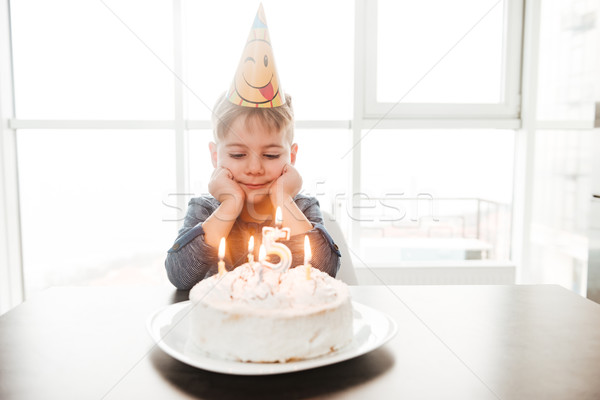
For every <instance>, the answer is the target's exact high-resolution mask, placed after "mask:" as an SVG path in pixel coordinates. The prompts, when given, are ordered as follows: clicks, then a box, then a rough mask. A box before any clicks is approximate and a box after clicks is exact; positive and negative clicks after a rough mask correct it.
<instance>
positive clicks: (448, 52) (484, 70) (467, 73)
mask: <svg viewBox="0 0 600 400" xmlns="http://www.w3.org/2000/svg"><path fill="white" fill-rule="evenodd" d="M518 3H519V2H515V1H497V0H492V1H486V2H481V1H475V0H463V1H460V2H458V3H457V2H445V1H441V0H427V1H422V2H418V3H406V2H395V1H392V0H379V1H377V2H366V3H365V6H366V10H365V19H366V26H367V32H366V46H365V48H366V54H365V55H366V57H365V59H366V95H367V96H366V100H365V115H366V116H373V117H377V116H384V115H385V116H386V118H388V119H389V118H418V117H422V118H452V119H457V118H461V117H462V118H465V119H476V118H486V119H492V118H505V119H506V118H508V119H516V118H518V116H519V63H520V37H521V36H520V32H521V31H520V26H521V25H520V22H519V20H520V12H521V11H520V5H519V4H518ZM457 9H458V10H460V12H456V10H457ZM432 10H435V12H433V11H432ZM449 15H452V18H448V16H449ZM509 26H510V29H509V28H508V27H509Z"/></svg>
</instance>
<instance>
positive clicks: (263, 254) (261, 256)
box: [258, 244, 267, 262]
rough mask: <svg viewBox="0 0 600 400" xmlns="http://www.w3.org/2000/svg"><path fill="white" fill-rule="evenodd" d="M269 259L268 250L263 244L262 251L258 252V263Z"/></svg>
mask: <svg viewBox="0 0 600 400" xmlns="http://www.w3.org/2000/svg"><path fill="white" fill-rule="evenodd" d="M266 259H267V250H266V249H265V245H264V244H261V245H260V249H259V250H258V261H260V262H263V261H265V260H266Z"/></svg>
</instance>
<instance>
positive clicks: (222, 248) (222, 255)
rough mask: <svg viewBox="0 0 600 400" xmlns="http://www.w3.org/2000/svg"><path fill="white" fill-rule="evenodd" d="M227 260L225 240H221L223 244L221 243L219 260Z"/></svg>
mask: <svg viewBox="0 0 600 400" xmlns="http://www.w3.org/2000/svg"><path fill="white" fill-rule="evenodd" d="M223 258H225V238H224V237H222V238H221V243H219V260H222V259H223Z"/></svg>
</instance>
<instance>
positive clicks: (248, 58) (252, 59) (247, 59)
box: [244, 57, 256, 64]
mask: <svg viewBox="0 0 600 400" xmlns="http://www.w3.org/2000/svg"><path fill="white" fill-rule="evenodd" d="M248 61H252V62H253V63H254V64H256V61H254V58H252V57H246V60H245V61H244V62H248Z"/></svg>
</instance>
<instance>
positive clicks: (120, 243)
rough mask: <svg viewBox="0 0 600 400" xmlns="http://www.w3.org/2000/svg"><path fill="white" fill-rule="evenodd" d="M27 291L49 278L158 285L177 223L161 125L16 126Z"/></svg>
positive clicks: (169, 153) (167, 139) (169, 151)
mask: <svg viewBox="0 0 600 400" xmlns="http://www.w3.org/2000/svg"><path fill="white" fill-rule="evenodd" d="M18 140H19V181H20V196H21V221H22V229H23V255H24V271H25V283H26V292H27V294H28V295H31V294H32V293H35V292H37V291H39V290H41V289H44V288H46V287H50V286H54V285H100V284H135V285H143V284H155V283H158V282H166V274H165V272H164V266H163V263H164V259H165V256H166V251H167V250H168V248H169V247H170V246H171V244H172V242H173V240H174V238H175V234H176V229H177V228H178V227H177V226H176V224H174V223H172V222H165V221H164V220H165V219H167V218H166V217H168V215H169V213H170V210H169V209H168V207H166V206H165V205H164V204H163V201H164V199H165V194H166V193H171V192H173V190H174V182H175V179H174V176H175V171H174V158H175V157H174V148H173V147H174V146H173V142H174V140H173V134H172V133H171V132H167V131H101V130H94V131H54V130H43V131H37V130H28V131H20V132H18Z"/></svg>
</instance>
